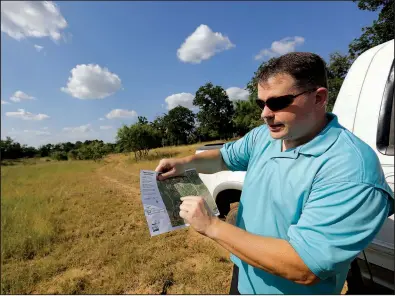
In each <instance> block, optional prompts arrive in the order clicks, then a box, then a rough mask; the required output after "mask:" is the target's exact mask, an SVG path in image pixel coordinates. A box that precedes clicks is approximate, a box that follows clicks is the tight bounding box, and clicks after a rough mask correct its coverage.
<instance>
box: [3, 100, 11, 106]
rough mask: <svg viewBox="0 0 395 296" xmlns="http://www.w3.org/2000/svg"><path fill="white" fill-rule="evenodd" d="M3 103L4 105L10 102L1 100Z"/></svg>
mask: <svg viewBox="0 0 395 296" xmlns="http://www.w3.org/2000/svg"><path fill="white" fill-rule="evenodd" d="M1 104H2V105H9V104H10V103H9V102H7V101H3V100H1Z"/></svg>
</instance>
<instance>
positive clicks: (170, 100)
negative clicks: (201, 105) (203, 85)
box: [165, 93, 196, 110]
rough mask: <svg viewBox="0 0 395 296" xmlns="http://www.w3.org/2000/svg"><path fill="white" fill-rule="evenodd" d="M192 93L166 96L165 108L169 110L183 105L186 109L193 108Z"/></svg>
mask: <svg viewBox="0 0 395 296" xmlns="http://www.w3.org/2000/svg"><path fill="white" fill-rule="evenodd" d="M193 99H194V96H193V94H190V93H179V94H173V95H171V96H168V97H167V98H166V99H165V101H166V104H167V110H171V109H173V108H175V107H177V106H183V107H185V108H188V109H195V108H196V107H195V106H194V105H193Z"/></svg>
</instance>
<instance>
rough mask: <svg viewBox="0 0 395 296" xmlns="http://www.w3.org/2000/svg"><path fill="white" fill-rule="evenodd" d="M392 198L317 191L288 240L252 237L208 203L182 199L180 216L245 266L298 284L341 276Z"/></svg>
mask: <svg viewBox="0 0 395 296" xmlns="http://www.w3.org/2000/svg"><path fill="white" fill-rule="evenodd" d="M388 198H392V197H390V196H389V195H388V193H387V192H384V191H382V190H380V189H377V188H374V187H372V186H370V185H366V184H364V183H353V182H337V183H333V184H326V185H324V184H322V185H320V186H318V187H315V188H313V190H312V192H311V194H310V196H309V200H308V201H307V203H306V204H305V206H304V209H303V213H302V215H301V217H300V219H299V221H298V223H297V224H296V225H291V226H290V228H289V230H288V239H287V240H283V239H277V238H270V237H263V236H258V235H254V234H251V233H248V232H246V231H244V230H242V229H239V228H238V227H235V226H233V225H230V224H227V223H225V222H223V221H220V220H219V219H218V218H217V217H215V216H213V214H212V213H211V211H210V209H209V208H208V206H207V205H206V203H205V201H204V198H202V197H196V196H188V197H184V198H182V201H183V203H182V204H181V206H180V210H181V211H180V216H181V217H182V218H184V219H185V220H186V221H187V222H188V223H189V224H190V225H191V226H192V227H193V228H194V229H196V230H197V231H198V232H200V233H202V234H203V235H206V236H208V237H210V238H211V239H213V240H214V241H216V242H218V243H219V244H221V245H222V246H223V247H225V248H226V249H227V250H229V251H230V252H231V253H233V254H234V255H236V256H237V257H239V258H240V259H241V260H243V261H244V262H246V263H248V264H250V265H252V266H254V267H257V268H260V269H263V270H265V271H267V272H269V273H272V274H275V275H278V276H281V277H283V278H286V279H288V280H291V281H294V282H296V283H300V284H304V285H311V284H314V283H315V282H317V281H319V280H324V279H327V278H328V277H331V276H335V275H336V274H338V273H339V272H342V271H344V270H345V269H346V268H348V266H349V264H350V263H351V261H352V260H353V259H354V258H355V257H356V256H357V255H358V254H359V253H360V252H361V251H362V250H364V249H365V248H366V247H367V246H368V245H369V244H370V243H371V241H372V240H373V238H374V237H375V235H376V234H377V233H378V231H379V230H380V228H381V226H382V225H383V223H384V221H385V219H386V218H387V216H388V212H389V208H390V204H391V203H390V201H389V200H388Z"/></svg>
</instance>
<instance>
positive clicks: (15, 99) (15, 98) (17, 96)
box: [10, 90, 35, 103]
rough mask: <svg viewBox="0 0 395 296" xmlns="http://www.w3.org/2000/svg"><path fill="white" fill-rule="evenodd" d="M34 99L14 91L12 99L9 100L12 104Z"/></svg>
mask: <svg viewBox="0 0 395 296" xmlns="http://www.w3.org/2000/svg"><path fill="white" fill-rule="evenodd" d="M34 99H35V97H32V96H29V95H28V94H26V93H24V92H23V91H20V90H18V91H16V92H15V93H14V94H13V95H12V97H11V98H10V100H11V101H13V102H16V103H17V102H20V101H22V100H34Z"/></svg>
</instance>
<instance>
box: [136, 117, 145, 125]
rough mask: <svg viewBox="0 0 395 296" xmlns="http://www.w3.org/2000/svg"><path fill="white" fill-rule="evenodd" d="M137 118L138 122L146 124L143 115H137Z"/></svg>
mask: <svg viewBox="0 0 395 296" xmlns="http://www.w3.org/2000/svg"><path fill="white" fill-rule="evenodd" d="M137 120H138V121H137V123H138V124H148V120H147V118H146V117H145V116H138V117H137Z"/></svg>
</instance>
